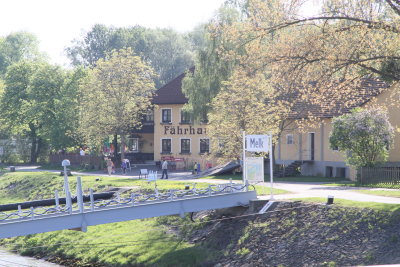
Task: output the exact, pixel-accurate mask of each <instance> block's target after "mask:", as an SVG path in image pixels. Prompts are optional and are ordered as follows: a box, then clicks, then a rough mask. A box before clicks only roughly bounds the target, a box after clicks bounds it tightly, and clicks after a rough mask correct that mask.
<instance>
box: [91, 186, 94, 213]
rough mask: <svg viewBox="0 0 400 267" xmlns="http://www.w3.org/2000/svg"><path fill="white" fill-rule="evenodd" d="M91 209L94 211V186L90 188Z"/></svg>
mask: <svg viewBox="0 0 400 267" xmlns="http://www.w3.org/2000/svg"><path fill="white" fill-rule="evenodd" d="M90 210H91V211H94V196H93V189H92V188H90Z"/></svg>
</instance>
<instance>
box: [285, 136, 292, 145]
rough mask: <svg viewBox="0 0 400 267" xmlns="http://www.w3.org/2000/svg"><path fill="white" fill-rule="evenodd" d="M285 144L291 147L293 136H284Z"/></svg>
mask: <svg viewBox="0 0 400 267" xmlns="http://www.w3.org/2000/svg"><path fill="white" fill-rule="evenodd" d="M286 144H288V145H293V134H287V135H286Z"/></svg>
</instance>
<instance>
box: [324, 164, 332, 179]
mask: <svg viewBox="0 0 400 267" xmlns="http://www.w3.org/2000/svg"><path fill="white" fill-rule="evenodd" d="M325 177H333V167H332V166H326V167H325Z"/></svg>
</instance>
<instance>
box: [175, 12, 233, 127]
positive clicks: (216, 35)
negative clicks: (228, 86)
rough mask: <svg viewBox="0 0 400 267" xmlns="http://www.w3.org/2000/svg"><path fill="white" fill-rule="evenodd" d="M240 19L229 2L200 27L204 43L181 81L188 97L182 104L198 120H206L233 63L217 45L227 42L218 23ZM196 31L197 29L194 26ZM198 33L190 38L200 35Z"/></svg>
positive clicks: (226, 44) (227, 22)
mask: <svg viewBox="0 0 400 267" xmlns="http://www.w3.org/2000/svg"><path fill="white" fill-rule="evenodd" d="M237 21H239V12H238V11H237V10H236V9H235V8H232V7H230V6H225V7H222V8H221V9H220V10H219V13H218V16H216V17H215V19H214V20H213V21H212V22H210V24H209V25H208V26H207V27H206V30H205V31H203V35H204V37H203V38H202V39H203V40H204V41H203V42H204V44H201V46H200V47H198V48H197V52H196V57H195V68H194V72H188V73H187V75H186V76H185V78H184V80H183V82H182V91H183V92H184V94H185V95H186V96H187V97H188V99H189V103H188V104H187V105H186V106H185V108H186V109H187V110H188V111H189V112H191V113H192V114H193V115H194V118H195V119H197V120H200V121H202V120H206V119H207V114H208V112H209V111H210V109H211V102H212V100H213V98H214V97H215V96H216V95H217V94H218V92H219V91H220V89H221V86H222V82H223V81H226V80H228V79H229V77H230V75H231V74H232V70H233V68H234V65H235V61H234V60H230V59H226V58H224V57H223V56H222V55H221V54H220V53H219V52H218V51H220V46H229V42H226V38H224V36H223V34H222V33H221V32H220V31H219V30H218V26H219V25H225V24H228V25H231V24H233V23H235V22H237ZM197 31H199V29H198V30H197ZM198 35H199V33H197V37H196V35H194V36H193V41H194V42H196V43H199V41H196V40H198V39H200V38H199V37H198Z"/></svg>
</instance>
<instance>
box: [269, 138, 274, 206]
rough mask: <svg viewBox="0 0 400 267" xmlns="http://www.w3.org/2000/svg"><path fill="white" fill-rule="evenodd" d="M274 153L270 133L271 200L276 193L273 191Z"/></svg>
mask: <svg viewBox="0 0 400 267" xmlns="http://www.w3.org/2000/svg"><path fill="white" fill-rule="evenodd" d="M272 153H273V151H272V134H270V135H269V173H270V174H269V175H270V177H271V180H270V182H271V199H270V200H273V199H274V193H273V192H272V191H273V188H274V170H273V166H272V162H273V160H272Z"/></svg>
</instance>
